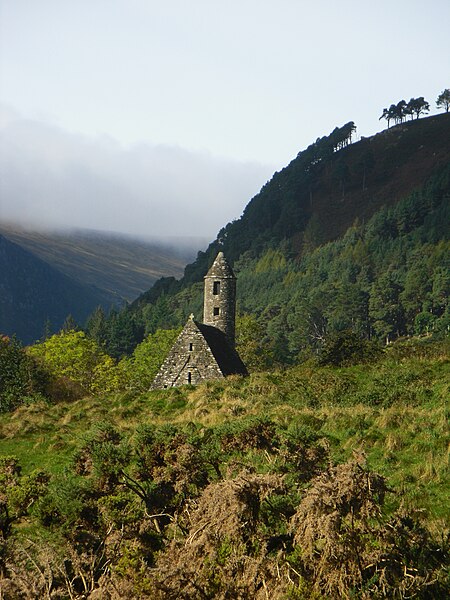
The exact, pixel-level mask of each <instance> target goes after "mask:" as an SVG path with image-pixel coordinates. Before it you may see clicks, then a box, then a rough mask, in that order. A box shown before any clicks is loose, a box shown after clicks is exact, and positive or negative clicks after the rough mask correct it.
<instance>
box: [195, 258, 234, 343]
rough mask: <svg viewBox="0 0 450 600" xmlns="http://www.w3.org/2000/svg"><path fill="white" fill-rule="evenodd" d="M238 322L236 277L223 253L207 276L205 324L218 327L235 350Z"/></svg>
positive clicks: (204, 301)
mask: <svg viewBox="0 0 450 600" xmlns="http://www.w3.org/2000/svg"><path fill="white" fill-rule="evenodd" d="M235 322H236V276H235V274H234V273H233V271H232V269H231V267H230V265H229V264H228V262H227V260H226V258H225V256H224V254H223V252H219V254H218V255H217V256H216V259H215V261H214V262H213V264H212V266H211V268H210V269H209V271H208V273H207V274H206V275H205V294H204V300H203V323H204V324H205V325H212V326H213V327H217V328H218V329H220V330H221V331H223V332H224V334H225V335H226V337H227V340H228V343H229V344H230V346H231V347H232V348H234V341H235Z"/></svg>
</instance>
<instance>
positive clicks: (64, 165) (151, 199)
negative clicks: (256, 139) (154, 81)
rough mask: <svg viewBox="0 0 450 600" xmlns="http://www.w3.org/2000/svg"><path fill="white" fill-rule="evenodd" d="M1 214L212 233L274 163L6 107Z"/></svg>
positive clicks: (44, 221)
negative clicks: (94, 133)
mask: <svg viewBox="0 0 450 600" xmlns="http://www.w3.org/2000/svg"><path fill="white" fill-rule="evenodd" d="M0 153H1V156H0V220H1V221H3V222H12V223H16V224H18V225H21V226H22V227H36V228H41V229H42V228H44V229H53V230H55V229H56V230H61V229H73V228H81V229H86V228H87V229H95V230H99V231H114V232H120V233H126V234H131V235H135V236H139V237H142V236H144V237H146V238H149V237H150V238H167V237H183V238H189V237H197V238H202V239H213V238H214V237H215V235H216V234H217V232H218V230H219V229H220V228H221V227H223V226H224V225H225V224H226V223H228V222H229V221H231V220H233V219H235V218H238V217H239V216H240V215H241V213H242V211H243V209H244V207H245V206H246V204H247V203H248V201H249V200H250V199H251V198H252V197H253V196H254V195H255V194H256V193H257V192H258V191H259V190H260V188H261V186H262V185H263V184H264V183H265V182H266V181H267V179H269V178H270V176H271V174H272V173H273V171H274V170H275V168H274V166H272V165H263V164H260V163H257V162H241V161H237V160H236V161H234V160H231V159H228V158H223V157H218V156H213V155H212V154H210V153H209V152H207V151H206V150H205V151H202V152H199V151H192V150H189V149H186V148H181V147H176V146H168V145H167V146H166V145H152V144H150V143H141V144H135V145H133V146H130V147H125V146H123V145H121V144H120V143H118V142H117V141H116V140H114V139H113V138H110V137H107V136H99V137H87V136H83V135H80V134H74V133H70V132H68V131H65V130H63V129H62V128H60V127H58V126H57V125H55V124H52V123H49V122H45V121H44V120H42V121H41V120H30V119H24V118H22V117H21V116H20V115H18V114H17V113H16V112H15V111H14V110H12V109H9V108H7V107H2V108H1V110H0Z"/></svg>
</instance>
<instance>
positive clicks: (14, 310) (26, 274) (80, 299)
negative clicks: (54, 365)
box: [0, 235, 107, 343]
mask: <svg viewBox="0 0 450 600" xmlns="http://www.w3.org/2000/svg"><path fill="white" fill-rule="evenodd" d="M106 301H107V300H106V298H105V295H104V294H103V293H102V292H101V290H98V289H95V288H93V287H90V286H86V285H82V284H80V283H78V282H77V281H74V280H73V279H71V278H70V277H67V276H66V275H64V274H62V273H60V272H59V271H57V270H56V269H54V268H53V267H51V266H50V265H48V264H47V263H45V262H44V261H42V260H41V259H40V258H38V257H36V256H35V255H34V254H32V253H31V252H28V250H25V249H24V248H21V247H20V246H19V245H17V244H15V243H13V242H11V241H9V240H8V239H6V238H5V237H4V236H2V235H0V332H1V333H3V334H7V335H13V334H16V335H17V336H18V337H19V339H21V340H22V341H23V342H25V343H30V342H33V341H35V340H37V339H39V338H41V337H42V335H43V333H44V327H45V322H46V320H47V319H48V320H49V321H50V323H51V324H52V326H53V327H56V328H58V327H61V325H62V324H63V322H64V320H65V318H66V317H67V315H69V314H72V315H73V317H74V318H75V320H77V321H78V322H80V323H83V322H84V321H85V319H86V317H87V316H88V315H89V314H90V313H91V312H92V310H93V309H94V308H95V307H96V306H98V305H99V304H105V302H106Z"/></svg>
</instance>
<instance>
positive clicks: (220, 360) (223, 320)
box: [151, 252, 247, 389]
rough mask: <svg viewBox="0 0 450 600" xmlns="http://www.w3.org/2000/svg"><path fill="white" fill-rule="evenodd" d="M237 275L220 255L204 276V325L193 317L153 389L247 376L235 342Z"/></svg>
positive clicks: (155, 380)
mask: <svg viewBox="0 0 450 600" xmlns="http://www.w3.org/2000/svg"><path fill="white" fill-rule="evenodd" d="M235 314H236V276H235V275H234V273H233V271H232V270H231V267H230V266H229V264H228V263H227V261H226V259H225V257H224V255H223V252H219V254H218V255H217V257H216V260H215V261H214V263H213V265H212V266H211V268H210V269H209V271H208V273H207V275H206V276H205V291H204V311H203V319H204V323H199V322H197V321H195V320H194V315H191V316H190V317H189V319H188V322H187V323H186V325H185V326H184V328H183V331H182V332H181V333H180V335H179V336H178V338H177V340H176V341H175V343H174V345H173V346H172V349H171V350H170V352H169V354H168V356H167V358H166V359H165V361H164V363H163V364H162V366H161V368H160V370H159V372H158V374H157V375H156V377H155V379H154V381H153V384H152V386H151V388H152V389H163V388H169V387H178V386H180V385H186V384H193V385H195V384H197V383H201V382H202V381H208V380H211V379H221V378H222V377H226V376H228V375H233V374H239V375H247V369H246V368H245V365H244V363H243V362H242V360H241V359H240V357H239V355H238V354H237V352H236V350H235V347H234V341H235Z"/></svg>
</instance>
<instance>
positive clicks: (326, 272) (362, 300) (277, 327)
mask: <svg viewBox="0 0 450 600" xmlns="http://www.w3.org/2000/svg"><path fill="white" fill-rule="evenodd" d="M350 125H353V124H352V123H349V124H347V125H345V126H344V127H342V128H336V129H335V130H334V131H333V132H332V133H331V134H330V135H329V136H326V137H323V138H320V139H317V140H316V142H314V143H313V144H311V145H310V146H309V147H308V148H307V149H306V150H304V151H302V152H300V153H299V154H298V155H297V157H296V158H295V159H294V160H293V161H292V162H291V163H290V164H289V165H288V166H287V167H285V168H284V169H282V170H281V171H280V172H278V173H275V174H274V176H273V177H272V179H271V180H270V181H269V182H268V183H267V184H266V185H265V186H264V187H263V188H262V189H261V191H260V192H259V194H257V195H256V196H255V197H254V198H253V199H252V200H251V201H250V202H249V204H248V205H247V207H246V209H245V211H244V213H243V215H242V217H241V218H240V219H238V220H237V221H233V222H232V223H229V224H228V225H226V226H225V227H224V228H223V229H222V230H221V231H220V232H219V234H218V236H217V239H216V240H215V241H214V242H213V243H211V244H210V246H209V247H208V249H207V250H206V252H199V253H198V255H197V259H196V260H195V262H193V263H192V264H189V265H188V266H187V267H186V269H185V272H184V276H183V278H182V279H180V280H176V279H175V278H173V277H169V278H162V279H160V280H158V281H157V282H156V284H155V285H154V286H153V287H152V288H151V289H150V290H148V291H147V292H145V293H144V294H142V296H140V297H139V298H138V299H137V300H136V301H135V302H134V303H133V304H132V305H131V307H130V308H129V309H127V310H125V311H124V312H123V315H122V319H121V322H122V327H124V326H125V324H126V323H127V319H126V315H127V314H128V315H129V317H130V319H131V320H132V321H133V324H134V327H135V331H136V333H137V334H138V333H139V331H142V330H145V331H146V332H153V331H154V330H155V329H157V328H164V327H172V326H175V325H180V324H181V323H183V321H184V320H185V319H186V318H187V315H188V314H189V313H190V312H193V313H194V314H195V315H198V316H199V317H200V316H201V302H202V295H201V287H202V286H201V281H202V278H203V276H204V274H205V273H206V272H207V270H208V268H209V267H210V265H211V264H212V261H213V260H214V258H215V256H216V254H217V252H218V250H223V251H224V252H225V254H226V256H227V258H228V259H229V260H230V262H231V263H232V264H233V266H234V269H235V271H236V272H237V274H238V310H239V311H240V312H241V313H244V314H245V313H247V314H251V315H253V316H255V317H256V318H257V319H258V320H259V322H260V325H261V327H262V328H263V331H262V333H261V338H264V339H265V340H266V343H267V344H268V345H269V346H271V347H272V348H274V349H275V354H276V355H278V356H279V357H281V360H282V361H288V362H292V361H294V362H295V360H297V357H298V356H299V354H301V352H302V351H303V350H302V349H304V347H305V344H306V345H307V346H308V344H309V346H310V347H316V346H318V345H320V344H321V343H323V341H324V340H325V338H326V337H327V336H328V337H329V335H331V334H336V333H338V332H339V331H341V330H343V329H352V330H353V331H355V333H357V334H358V335H362V336H365V337H376V338H378V339H380V340H383V339H384V340H386V339H393V338H395V337H398V336H399V335H403V334H406V333H412V332H422V331H429V330H431V329H433V327H434V328H438V329H439V330H441V331H444V330H446V327H447V325H446V323H447V320H448V321H449V327H450V316H448V295H449V287H450V279H449V276H448V273H449V267H450V264H449V263H450V250H449V242H448V240H449V238H450V214H449V212H450V142H449V140H450V114H442V115H438V116H433V117H428V118H423V119H419V120H415V121H409V122H407V123H403V124H400V125H397V126H394V127H391V128H390V129H387V130H385V131H382V132H381V133H379V134H377V135H375V136H373V137H371V138H365V139H364V138H363V139H361V140H360V141H358V142H355V143H353V144H348V141H349V140H348V138H347V139H346V138H345V136H344V134H345V135H346V132H347V131H348V130H349V129H351V128H349V126H350ZM343 136H344V137H343ZM138 325H139V326H138ZM308 329H309V334H307V333H306V332H307V331H308ZM111 335H112V338H116V340H118V339H122V338H123V334H122V332H121V331H120V328H119V329H116V330H115V331H114V332H113V333H112V334H111ZM305 336H306V337H308V336H309V338H308V340H307V341H306V342H305ZM138 341H139V339H138V337H136V339H135V343H136V342H138ZM113 346H117V341H116V342H115V343H114V344H113ZM129 349H132V345H131V344H130V345H129Z"/></svg>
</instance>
